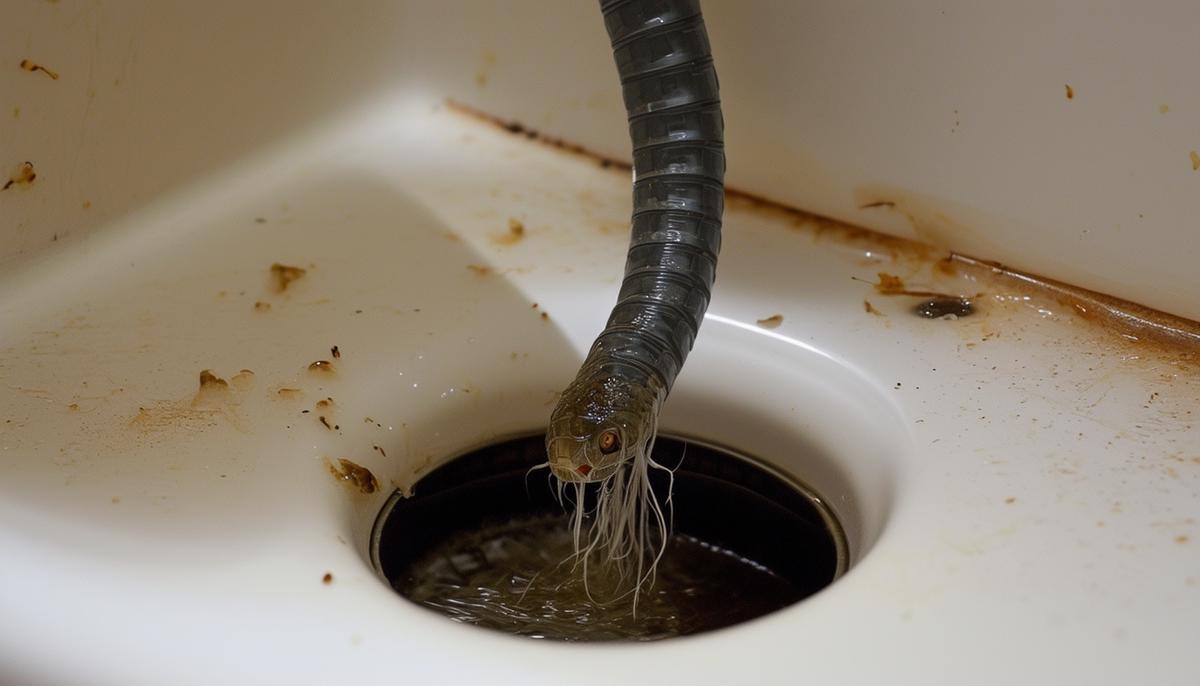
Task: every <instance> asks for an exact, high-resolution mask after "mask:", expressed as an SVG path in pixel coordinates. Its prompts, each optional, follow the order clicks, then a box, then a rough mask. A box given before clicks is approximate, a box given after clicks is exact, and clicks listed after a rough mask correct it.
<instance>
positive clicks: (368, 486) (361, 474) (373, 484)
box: [326, 457, 379, 494]
mask: <svg viewBox="0 0 1200 686" xmlns="http://www.w3.org/2000/svg"><path fill="white" fill-rule="evenodd" d="M326 464H327V465H328V466H329V473H330V474H333V476H334V478H336V479H337V480H338V481H341V482H342V483H345V484H347V485H349V486H353V487H354V488H356V489H357V490H358V492H359V493H364V494H369V493H374V492H375V491H377V490H379V481H378V480H376V479H375V475H374V474H372V473H371V470H369V469H367V468H366V467H364V466H362V465H360V464H357V463H355V462H352V461H350V460H347V459H346V458H344V457H339V458H338V460H337V463H336V464H335V463H333V462H331V461H328V460H327V461H326Z"/></svg>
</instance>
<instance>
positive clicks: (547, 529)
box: [373, 437, 844, 641]
mask: <svg viewBox="0 0 1200 686" xmlns="http://www.w3.org/2000/svg"><path fill="white" fill-rule="evenodd" d="M684 451H685V444H684V443H683V442H681V441H677V440H673V439H670V438H665V437H660V438H659V439H658V442H657V443H656V450H655V456H656V459H657V460H659V461H665V463H666V464H670V465H676V464H678V465H679V468H678V469H677V470H676V472H675V490H674V496H673V499H672V500H673V503H674V508H675V518H674V528H673V533H672V534H671V535H670V537H669V538H668V542H667V546H666V549H665V552H664V555H663V558H662V560H661V561H660V563H659V566H658V569H657V573H656V577H655V581H654V584H653V586H650V587H648V588H643V590H642V592H641V593H640V594H639V595H638V599H637V608H636V614H635V612H634V604H633V597H632V595H631V594H630V592H629V591H630V587H631V585H630V584H629V582H628V581H627V580H626V581H622V580H621V579H619V578H616V575H615V574H614V573H612V572H611V571H610V570H607V569H605V568H603V567H601V566H599V565H597V564H591V565H589V569H588V574H587V579H586V586H585V579H584V571H583V569H582V567H581V566H580V565H576V564H575V563H574V562H575V558H574V557H573V553H574V545H573V538H572V535H571V532H570V530H569V529H568V515H567V514H566V513H565V512H564V511H563V508H562V506H561V505H560V504H559V503H558V502H557V501H556V500H555V497H554V492H553V489H552V488H550V486H549V485H548V484H547V482H546V478H545V475H544V472H541V473H535V474H534V475H532V476H529V475H527V471H528V469H529V467H530V466H532V465H533V464H536V463H537V462H538V461H541V460H544V459H545V458H544V447H543V445H542V438H541V437H531V438H528V439H518V440H516V441H510V442H508V443H503V444H499V445H496V446H490V447H488V448H486V449H484V450H481V451H478V452H475V453H472V454H470V455H466V456H463V457H461V458H459V459H457V460H454V461H452V462H450V463H448V464H446V465H444V466H442V467H439V468H438V469H437V470H434V472H432V473H431V474H429V475H428V476H427V477H425V478H424V479H422V480H421V482H419V483H418V484H417V488H416V493H415V494H414V495H413V497H410V498H403V497H399V496H396V497H394V499H393V502H392V503H391V507H390V508H389V509H385V511H384V516H383V518H381V520H380V522H379V523H378V524H377V529H376V543H375V550H374V551H373V555H374V556H375V558H376V562H377V564H378V565H379V566H380V568H381V569H382V571H383V573H384V575H385V576H386V577H387V578H388V579H389V580H390V581H391V583H392V586H393V587H394V588H395V589H396V590H397V591H398V592H399V593H401V594H402V595H404V596H405V597H407V598H408V599H409V600H412V601H413V602H415V603H418V604H420V605H422V606H424V607H427V608H429V609H431V610H433V611H437V612H439V613H441V614H444V615H446V616H447V617H449V618H451V619H453V620H456V621H459V622H463V623H466V624H472V625H475V626H479V627H484V628H487V629H492V630H496V631H502V632H505V633H509V634H515V635H520V636H527V637H530V638H537V639H548V640H562V641H621V640H625V641H629V640H634V641H646V640H658V639H664V638H671V637H675V636H684V635H688V634H695V633H700V632H704V631H710V630H713V629H719V628H722V627H726V626H731V625H734V624H738V623H741V622H744V621H747V620H750V619H753V618H755V617H760V616H762V615H765V614H768V613H770V612H774V611H776V610H778V609H781V608H784V607H787V606H788V605H791V604H793V603H796V602H798V601H800V600H802V599H803V598H806V597H808V596H809V595H812V594H813V593H815V592H816V591H818V590H820V589H821V588H824V587H825V586H827V585H828V584H829V583H830V582H832V581H833V579H834V578H835V577H836V576H837V574H838V573H839V572H840V570H841V569H842V567H843V566H844V559H843V558H844V544H843V541H842V538H841V537H842V534H841V532H840V529H839V528H838V527H837V525H836V523H835V522H834V521H833V520H832V519H831V517H830V515H829V513H828V512H827V511H826V510H825V509H824V506H823V505H821V504H820V502H819V501H817V500H816V498H814V497H813V496H812V495H810V494H807V493H804V492H802V491H800V490H798V489H797V487H796V485H795V484H792V483H790V482H788V481H785V480H783V479H781V478H780V477H778V476H776V475H775V474H772V473H770V472H768V471H766V470H763V469H761V468H759V467H757V466H756V465H754V464H752V463H751V462H748V461H746V460H743V459H740V458H738V457H734V456H731V455H728V454H725V453H723V452H721V451H718V450H713V449H710V448H707V447H704V446H699V445H695V444H687V445H686V453H685V452H684ZM665 489H666V481H665V479H664V480H663V481H662V482H658V483H655V490H656V492H658V493H659V496H660V498H663V497H665V493H666V490H665Z"/></svg>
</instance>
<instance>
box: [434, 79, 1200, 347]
mask: <svg viewBox="0 0 1200 686" xmlns="http://www.w3.org/2000/svg"><path fill="white" fill-rule="evenodd" d="M1073 92H1074V91H1073V90H1072V93H1073ZM446 105H447V109H449V110H450V111H452V112H456V113H457V114H460V115H464V116H468V117H471V118H474V119H477V120H480V121H483V122H486V123H489V124H491V125H494V126H497V127H499V128H501V129H503V130H505V131H507V132H509V133H511V134H514V135H519V136H523V137H525V138H527V139H530V140H535V141H538V142H540V143H543V144H546V145H549V146H551V147H554V148H557V149H559V150H561V151H563V152H567V153H571V154H575V155H580V156H583V157H587V158H589V159H590V160H592V161H593V162H598V163H600V166H602V167H605V168H611V169H613V170H614V171H619V172H627V171H628V170H629V169H631V166H630V165H629V164H627V163H624V162H620V161H617V160H613V159H611V158H608V157H606V156H604V155H601V154H599V153H596V152H594V151H591V150H588V149H586V148H584V147H583V146H579V145H575V144H572V143H566V142H564V141H561V140H559V139H554V138H550V137H546V136H543V135H541V134H539V133H537V132H536V131H532V130H530V129H528V128H526V127H525V126H523V125H522V124H520V123H518V122H512V121H509V120H506V119H503V118H500V117H496V116H493V115H489V114H487V113H485V112H482V111H480V110H477V109H474V108H472V107H469V106H466V105H463V104H461V103H457V102H454V101H447V103H446ZM1160 111H1165V106H1164V107H1163V108H1160ZM1197 155H1198V156H1200V153H1197ZM1193 162H1194V161H1193ZM855 198H856V200H857V202H858V205H859V207H860V208H861V209H882V210H885V211H887V210H890V211H896V212H898V213H900V214H901V215H903V216H905V217H906V218H907V219H908V221H909V223H910V225H911V226H912V228H913V231H914V232H915V233H916V235H917V236H918V237H919V238H920V239H921V240H919V241H918V240H912V239H909V238H899V237H896V236H891V235H888V234H884V233H881V232H878V231H874V230H871V229H865V228H861V227H855V226H851V225H848V224H845V223H843V222H841V221H838V220H834V219H830V218H828V217H824V216H821V215H818V214H814V213H811V212H806V211H804V210H800V209H797V208H795V207H791V206H789V205H786V204H784V203H781V202H779V201H776V200H773V199H770V198H767V197H765V196H761V195H757V194H754V193H748V192H745V191H742V190H739V189H736V188H728V187H727V188H726V207H727V209H729V210H731V211H753V212H756V213H760V214H766V215H771V216H774V217H776V218H782V219H783V220H785V221H787V223H789V224H790V225H791V226H792V227H794V228H795V229H796V230H799V231H803V232H807V233H811V234H812V235H813V236H814V237H815V239H818V240H820V239H825V238H827V239H830V240H833V241H837V242H839V243H842V244H845V245H850V246H852V247H855V248H862V249H864V250H867V251H870V252H872V253H881V254H887V255H888V256H889V257H891V258H892V259H893V260H901V259H903V260H909V261H912V262H915V263H918V264H931V265H933V269H934V272H935V273H936V274H940V275H943V276H947V277H951V276H952V277H957V278H969V279H971V280H972V281H973V282H974V283H978V282H979V280H980V278H981V273H982V272H981V270H979V269H975V268H971V266H970V263H971V262H974V263H978V264H983V265H986V264H987V263H986V262H982V261H980V260H976V259H974V258H970V257H967V256H963V255H958V254H955V253H952V252H951V251H950V250H948V249H947V248H946V247H945V246H948V245H950V244H951V239H953V238H954V237H956V236H961V235H963V234H964V233H970V234H971V235H974V236H975V237H976V239H977V242H982V241H985V240H986V238H985V237H986V236H991V235H1003V234H1002V232H1001V231H999V230H994V229H998V227H1001V226H1002V225H1003V223H1004V220H1003V218H999V217H992V216H989V215H984V214H983V213H980V212H978V211H975V210H972V209H971V208H968V207H965V206H960V205H955V204H954V203H951V202H948V201H946V200H945V199H940V198H932V197H926V196H921V195H917V194H914V193H911V192H907V191H905V190H903V189H898V188H894V187H888V186H879V185H875V186H865V187H862V188H859V189H857V190H856V191H855ZM625 228H626V225H625V224H622V230H625ZM922 241H924V242H922ZM983 249H984V251H985V252H989V251H990V250H989V246H988V245H987V244H986V243H984V244H983ZM1010 271H1011V270H1010ZM487 273H490V270H486V271H485V272H484V274H487ZM1015 273H1018V274H1019V272H1015ZM481 275H483V274H481ZM1028 276H1030V277H1031V278H1032V279H1033V280H1034V281H1039V282H1042V283H1045V284H1048V285H1049V286H1048V287H1047V288H1046V289H1041V288H1039V287H1038V286H1035V285H1032V284H1029V285H1028V287H1029V289H1030V292H1032V293H1033V294H1034V295H1035V296H1036V297H1042V298H1051V299H1053V298H1055V297H1060V295H1059V294H1060V291H1062V292H1065V293H1074V294H1087V296H1088V297H1084V298H1083V299H1084V300H1085V301H1086V300H1088V299H1089V297H1090V298H1091V299H1092V300H1093V301H1094V302H1096V303H1097V304H1100V303H1108V304H1110V305H1116V307H1115V309H1110V308H1108V307H1105V306H1101V307H1100V308H1099V309H1101V310H1103V311H1106V312H1109V313H1111V315H1109V314H1106V315H1105V316H1104V317H1100V318H1097V317H1095V316H1093V317H1091V318H1087V317H1085V319H1089V321H1094V322H1096V323H1098V324H1103V322H1104V320H1105V319H1107V318H1109V317H1110V316H1111V318H1112V319H1114V320H1117V321H1121V322H1123V323H1124V324H1125V325H1126V326H1127V327H1129V328H1133V329H1135V330H1140V329H1145V330H1147V331H1148V332H1149V335H1146V336H1142V337H1138V336H1137V334H1136V333H1134V334H1130V335H1133V336H1135V337H1138V338H1139V341H1140V342H1141V344H1142V345H1143V346H1145V344H1146V343H1147V342H1148V341H1152V340H1162V341H1163V343H1162V345H1163V346H1165V347H1163V348H1162V349H1161V352H1163V353H1164V354H1166V355H1168V356H1169V357H1170V358H1171V359H1172V360H1175V359H1176V358H1178V357H1184V358H1187V359H1195V358H1196V356H1197V354H1198V353H1197V351H1196V343H1195V342H1194V338H1195V337H1194V336H1193V335H1191V334H1189V333H1187V332H1190V331H1193V330H1195V329H1197V328H1200V323H1197V322H1193V321H1191V320H1186V319H1181V318H1178V317H1174V316H1172V315H1169V314H1166V313H1162V312H1159V311H1157V310H1153V309H1151V308H1146V307H1144V306H1141V305H1138V304H1136V303H1130V302H1128V301H1125V300H1122V299H1119V298H1114V297H1112V296H1107V295H1103V294H1099V293H1094V292H1092V291H1087V290H1085V289H1080V288H1076V287H1072V286H1068V285H1066V284H1061V283H1060V282H1054V281H1052V280H1050V279H1041V278H1040V277H1037V276H1034V275H1028ZM997 283H998V285H999V286H1000V288H997V289H996V290H997V291H998V292H1001V291H1002V290H1003V287H1006V286H1011V287H1015V286H1017V285H1019V284H1021V283H1023V279H1020V278H1016V279H1011V278H1004V275H1003V274H1001V275H998V278H997ZM1050 284H1054V285H1050ZM891 294H893V295H913V296H919V297H968V298H978V297H980V295H982V294H980V293H958V294H948V293H938V292H933V291H912V290H908V289H903V292H897V293H891ZM1065 297H1067V298H1068V299H1069V300H1070V299H1074V297H1075V296H1074V295H1065ZM1122 307H1127V308H1128V311H1125V310H1122V309H1121V308H1122ZM1092 312H1093V314H1094V310H1093V311H1092ZM1098 330H1102V331H1104V332H1105V333H1106V334H1108V333H1110V332H1108V331H1107V330H1105V329H1103V328H1101V327H1098ZM1156 332H1161V333H1162V334H1163V335H1159V333H1156ZM1176 332H1184V333H1183V335H1177V333H1176ZM1109 340H1115V341H1116V342H1118V343H1120V344H1122V345H1123V344H1124V343H1126V342H1127V339H1126V338H1124V337H1123V336H1117V337H1112V336H1109ZM973 346H974V344H970V346H969V347H973ZM1181 346H1182V347H1181Z"/></svg>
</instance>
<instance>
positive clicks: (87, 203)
mask: <svg viewBox="0 0 1200 686" xmlns="http://www.w3.org/2000/svg"><path fill="white" fill-rule="evenodd" d="M80 207H82V208H83V209H85V210H90V209H92V201H91V200H84V201H83V204H82V205H80Z"/></svg>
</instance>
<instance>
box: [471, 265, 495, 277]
mask: <svg viewBox="0 0 1200 686" xmlns="http://www.w3.org/2000/svg"><path fill="white" fill-rule="evenodd" d="M467 269H469V270H471V272H472V273H474V274H475V276H490V275H491V274H492V268H491V267H488V266H486V265H482V264H468V265H467Z"/></svg>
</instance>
